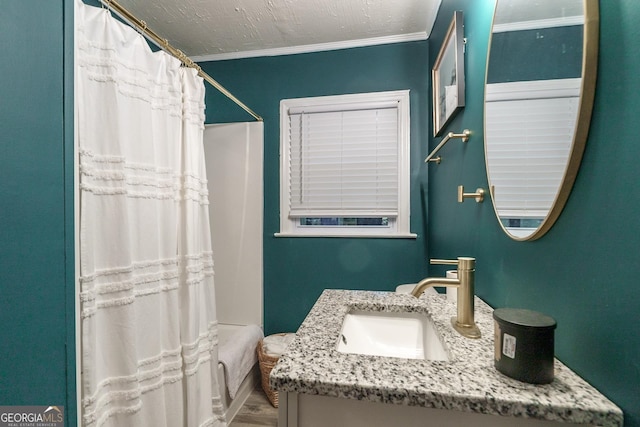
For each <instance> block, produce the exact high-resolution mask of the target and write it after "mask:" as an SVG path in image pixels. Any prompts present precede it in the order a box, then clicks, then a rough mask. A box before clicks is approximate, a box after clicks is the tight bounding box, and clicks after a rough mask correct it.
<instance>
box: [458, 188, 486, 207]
mask: <svg viewBox="0 0 640 427" xmlns="http://www.w3.org/2000/svg"><path fill="white" fill-rule="evenodd" d="M471 198H474V199H476V203H482V201H483V200H484V189H482V188H478V189H476V192H475V193H465V192H464V186H463V185H458V203H463V202H464V199H471Z"/></svg>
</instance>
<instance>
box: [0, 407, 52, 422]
mask: <svg viewBox="0 0 640 427" xmlns="http://www.w3.org/2000/svg"><path fill="white" fill-rule="evenodd" d="M0 427H64V407H63V406H0Z"/></svg>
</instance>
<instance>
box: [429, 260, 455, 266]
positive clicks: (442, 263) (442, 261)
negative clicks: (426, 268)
mask: <svg viewBox="0 0 640 427" xmlns="http://www.w3.org/2000/svg"><path fill="white" fill-rule="evenodd" d="M429 262H431V264H436V265H458V260H457V259H432V260H430V261H429Z"/></svg>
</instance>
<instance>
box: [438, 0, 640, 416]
mask: <svg viewBox="0 0 640 427" xmlns="http://www.w3.org/2000/svg"><path fill="white" fill-rule="evenodd" d="M494 4H495V1H493V0H492V1H477V0H444V2H443V5H442V6H441V9H440V11H439V14H438V20H437V22H436V25H435V28H434V31H433V33H432V35H431V44H430V48H431V51H432V52H436V51H437V49H438V48H437V46H439V45H440V43H441V42H442V39H443V37H444V34H445V32H446V28H447V25H448V24H449V21H450V19H451V16H452V15H453V11H454V9H456V10H462V11H464V13H465V21H466V26H465V35H466V37H467V38H468V44H467V54H466V76H467V80H466V82H467V85H466V90H467V92H466V95H467V98H466V99H467V105H466V107H465V108H464V110H463V111H462V112H461V114H458V116H457V117H456V118H455V120H454V121H453V123H452V124H451V126H450V129H451V130H455V131H458V130H461V129H463V128H469V129H471V130H472V131H474V132H475V135H474V136H472V137H471V139H470V141H469V143H468V144H467V145H466V146H465V147H463V146H462V144H457V145H453V146H451V147H448V148H447V150H448V151H447V154H448V155H449V157H448V159H447V160H448V161H446V162H444V161H443V163H442V164H441V165H439V166H433V167H430V169H429V199H428V200H429V219H430V221H429V239H428V246H429V248H430V250H429V255H430V256H437V257H455V256H457V255H469V256H475V257H476V258H477V270H476V277H477V288H476V291H477V293H478V295H479V296H480V297H482V298H483V299H484V300H485V301H487V302H488V303H489V304H491V305H492V306H493V307H496V308H497V307H505V306H509V307H524V308H529V309H533V310H538V311H541V312H544V313H547V314H549V315H551V316H553V317H554V318H555V319H556V320H557V322H558V329H557V330H556V355H557V357H558V358H559V359H560V360H562V361H563V362H565V363H566V364H567V365H569V366H570V367H571V368H572V369H573V370H574V371H576V372H577V373H578V374H579V375H581V376H582V377H583V378H585V379H586V380H587V381H589V382H590V383H591V384H593V385H594V386H595V387H596V388H598V389H599V390H600V391H601V392H603V393H604V394H605V395H606V396H608V397H609V398H610V399H612V400H613V401H614V402H616V403H617V404H618V405H619V406H620V407H621V408H622V409H623V410H624V412H625V426H633V427H638V426H640V361H639V360H640V359H639V357H640V333H638V331H637V324H636V323H637V320H638V318H639V317H638V316H639V313H640V286H638V283H637V282H638V274H639V273H640V258H638V255H637V253H636V250H637V248H636V243H637V241H638V236H640V223H638V222H637V221H635V216H636V215H637V212H638V210H640V180H639V179H638V173H637V170H638V166H637V164H636V163H637V161H638V159H639V158H640V144H638V142H637V136H636V132H635V126H634V123H635V120H636V119H637V116H638V115H639V114H640V103H638V101H637V96H636V95H637V94H638V93H640V72H639V71H640V51H639V49H638V46H639V44H638V42H637V40H638V38H639V36H640V29H639V27H638V25H637V22H639V20H640V4H638V2H637V1H636V0H619V1H602V2H600V33H601V34H600V54H599V69H598V81H597V89H596V97H595V106H594V113H593V119H592V122H591V130H590V133H589V138H588V142H587V147H586V151H585V154H584V157H583V161H582V166H581V168H580V172H579V174H578V177H577V181H576V183H575V186H574V189H573V192H572V193H571V196H570V197H569V200H568V203H567V205H566V207H565V209H564V211H563V213H562V215H561V216H560V218H559V220H558V221H557V222H556V224H555V226H554V227H553V228H552V229H551V230H550V231H549V233H548V234H546V235H545V236H544V237H542V238H541V239H540V240H537V241H534V242H516V241H513V240H510V239H509V238H508V237H507V236H506V235H505V234H504V233H503V232H502V230H501V229H500V227H499V225H498V222H497V220H496V219H495V217H494V213H493V208H492V206H491V203H490V202H488V201H487V202H485V203H482V204H476V203H473V202H471V203H470V202H465V203H464V204H458V203H456V202H455V197H453V195H455V192H456V187H457V186H458V185H459V184H463V185H465V187H466V188H469V189H470V190H472V189H475V188H476V187H484V188H485V189H486V188H487V177H486V171H485V167H484V152H483V136H482V135H483V122H482V120H483V118H482V103H483V79H484V73H485V64H486V58H485V55H486V50H487V40H488V36H489V31H490V25H491V15H492V12H493V7H494ZM431 60H432V61H433V56H432V57H431ZM435 142H436V141H432V142H431V144H435ZM433 271H434V272H435V273H438V274H440V273H441V272H442V271H441V269H435V268H434V269H433Z"/></svg>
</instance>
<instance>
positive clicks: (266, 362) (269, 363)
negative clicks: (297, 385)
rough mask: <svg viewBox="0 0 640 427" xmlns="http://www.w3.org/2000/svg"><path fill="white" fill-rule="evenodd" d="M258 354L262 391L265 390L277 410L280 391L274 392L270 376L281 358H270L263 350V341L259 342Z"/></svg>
mask: <svg viewBox="0 0 640 427" xmlns="http://www.w3.org/2000/svg"><path fill="white" fill-rule="evenodd" d="M257 352H258V362H259V363H260V375H261V377H262V389H263V390H264V392H265V394H266V395H267V398H268V399H269V402H271V404H272V405H273V406H274V407H275V408H277V407H278V391H277V390H273V389H272V388H271V386H270V385H269V374H270V373H271V370H272V369H273V367H274V366H275V365H276V362H277V361H278V359H279V357H274V356H269V355H268V354H267V353H265V352H264V350H263V349H262V340H260V341H259V342H258V347H257Z"/></svg>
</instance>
